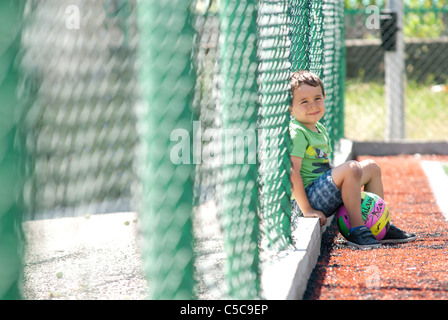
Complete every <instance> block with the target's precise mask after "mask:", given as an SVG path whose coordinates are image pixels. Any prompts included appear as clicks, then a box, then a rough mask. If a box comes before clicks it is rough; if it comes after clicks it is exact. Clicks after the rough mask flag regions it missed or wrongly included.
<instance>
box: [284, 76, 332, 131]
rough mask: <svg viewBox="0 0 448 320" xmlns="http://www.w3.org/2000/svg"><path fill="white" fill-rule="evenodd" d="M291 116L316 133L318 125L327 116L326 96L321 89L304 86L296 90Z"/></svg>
mask: <svg viewBox="0 0 448 320" xmlns="http://www.w3.org/2000/svg"><path fill="white" fill-rule="evenodd" d="M291 114H292V116H293V117H294V118H295V119H296V120H297V121H299V122H300V123H302V124H303V125H304V126H306V127H307V128H308V129H310V130H312V131H316V123H317V122H318V121H319V120H320V119H322V117H323V116H324V114H325V96H324V95H323V94H322V89H321V87H320V86H317V87H313V86H310V85H307V84H302V85H301V86H300V87H298V88H296V89H294V91H293V99H292V107H291Z"/></svg>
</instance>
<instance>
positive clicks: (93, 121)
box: [0, 0, 344, 299]
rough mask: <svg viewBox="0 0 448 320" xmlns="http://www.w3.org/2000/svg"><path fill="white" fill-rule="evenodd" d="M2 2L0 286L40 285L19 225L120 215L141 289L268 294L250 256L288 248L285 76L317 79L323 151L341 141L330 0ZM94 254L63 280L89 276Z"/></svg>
mask: <svg viewBox="0 0 448 320" xmlns="http://www.w3.org/2000/svg"><path fill="white" fill-rule="evenodd" d="M0 8H1V10H0V15H1V16H0V18H1V19H0V21H1V22H0V24H1V25H2V28H1V29H0V30H1V32H2V37H0V46H1V47H0V49H1V50H0V58H1V60H0V62H1V65H0V66H1V68H0V97H1V103H2V110H3V113H4V117H2V123H4V125H3V126H2V128H1V130H2V132H3V135H2V136H1V138H2V140H1V145H0V146H1V150H2V152H3V154H2V156H3V157H2V158H1V162H0V169H1V170H0V176H1V178H2V192H3V193H2V194H3V195H4V196H3V197H2V198H3V200H2V201H3V202H2V205H1V206H0V209H1V210H2V211H1V214H2V216H1V217H2V230H1V232H2V233H1V234H0V236H1V240H2V244H3V243H5V244H8V246H5V245H3V246H2V247H1V248H0V258H1V260H0V262H1V264H2V268H1V273H0V284H1V286H0V290H1V291H0V295H1V297H5V298H20V297H21V295H22V294H23V295H24V297H30V292H29V291H28V292H27V291H26V290H29V289H30V287H32V286H33V285H35V283H34V281H35V279H36V277H33V275H30V274H27V273H25V274H23V266H22V265H21V263H22V261H23V250H24V249H26V248H27V245H26V244H25V241H24V240H23V237H22V229H21V226H22V222H23V221H24V220H26V221H27V222H31V223H32V222H33V221H36V220H39V219H49V220H47V221H51V222H55V221H61V220H59V219H61V218H62V217H82V216H84V215H86V214H97V213H111V212H123V211H131V210H133V211H136V212H138V220H139V225H140V227H141V230H140V232H141V233H140V234H139V235H138V236H139V237H141V238H142V239H143V240H144V246H143V247H142V248H141V251H142V264H143V266H142V268H143V271H142V272H143V273H144V274H145V275H146V276H147V278H148V283H149V291H150V297H151V298H153V299H188V298H202V299H204V298H235V299H256V298H263V297H264V292H263V288H262V285H261V279H260V275H261V272H262V269H263V264H264V263H266V262H267V261H269V259H270V258H272V256H275V255H276V254H278V253H280V252H282V254H287V253H288V252H291V250H293V249H294V239H292V237H291V228H292V225H293V222H294V221H291V206H290V192H291V190H290V184H289V170H290V169H289V152H288V147H289V135H288V125H289V120H290V115H289V110H288V107H289V99H290V93H289V74H290V72H291V71H292V70H296V69H309V70H312V71H314V72H316V73H317V74H319V75H320V76H321V77H322V79H323V81H324V83H325V86H326V92H327V97H328V103H327V115H326V117H325V119H324V122H325V124H326V125H327V127H328V129H329V131H330V132H331V134H332V136H333V137H334V141H333V143H334V145H335V146H337V144H338V140H339V139H340V138H341V137H342V136H343V101H344V99H343V95H344V92H343V88H344V86H343V78H344V70H343V66H344V60H343V51H342V50H343V38H344V33H343V28H344V26H343V7H342V2H340V1H336V0H326V1H322V2H317V1H309V0H292V1H288V0H259V1H257V0H232V1H231V0H223V1H205V0H198V1H185V0H177V1H171V2H160V1H158V0H142V1H136V0H129V1H126V0H102V1H97V0H75V1H69V0H61V1H55V0H37V1H31V0H30V1H2V2H1V7H0ZM3 25H6V28H3ZM5 39H6V40H5ZM63 221H67V220H63ZM74 227H75V226H74ZM49 230H51V229H49ZM47 231H48V230H47ZM92 231H93V232H95V233H97V234H95V237H93V236H92V237H91V238H88V239H87V240H85V239H84V240H82V239H79V240H78V239H71V240H73V241H74V242H76V241H78V242H79V244H80V245H81V246H82V244H83V243H85V242H83V241H90V240H89V239H95V238H98V237H100V235H101V229H99V230H92ZM75 233H76V232H75ZM42 234H45V232H44V233H42ZM67 234H69V233H68V232H67ZM29 236H30V235H28V239H33V240H32V241H34V243H33V244H36V243H35V242H39V241H40V240H42V241H43V240H47V239H43V237H44V235H42V236H41V238H39V236H37V235H36V234H33V236H34V237H33V238H31V237H29ZM53 240H55V241H56V242H58V241H61V244H62V243H63V242H62V240H60V239H59V240H58V239H53ZM37 245H39V243H37ZM61 250H62V252H64V250H63V249H61ZM25 252H26V251H25ZM58 252H59V253H60V251H58ZM51 259H52V258H51V257H50V258H49V260H51ZM92 263H93V262H92ZM92 263H90V262H89V268H90V269H89V268H87V267H86V269H84V270H79V271H80V272H81V274H80V275H79V276H78V277H76V276H75V279H91V277H90V275H85V274H83V273H88V272H89V270H91V267H95V266H94V265H90V264H92ZM103 263H106V262H105V261H104V262H103ZM109 263H110V262H109ZM6 265H7V267H5V266H6ZM29 267H30V265H27V264H26V262H25V269H26V270H29V269H30V268H29ZM97 267H98V268H99V267H100V266H97ZM101 267H103V266H101ZM106 269H108V266H106ZM64 271H65V270H61V271H60V272H58V274H59V276H60V277H62V275H63V274H66V273H65V272H64ZM122 272H125V271H124V270H122ZM132 276H134V275H132ZM22 278H24V282H25V285H24V288H25V292H22V293H21V292H20V284H21V281H22ZM87 281H89V280H87ZM81 285H82V287H86V286H87V287H88V285H89V283H87V284H85V283H82V284H80V283H75V284H74V286H75V287H76V286H81ZM80 290H82V289H80ZM36 292H37V293H36ZM39 292H40V291H39V290H35V292H33V294H34V293H35V294H38V293H39ZM46 294H47V295H46V296H43V297H42V296H37V295H32V296H31V297H32V298H33V299H39V298H44V299H45V298H48V297H49V295H48V292H47V293H46ZM50 297H51V298H57V294H53V293H51V294H50Z"/></svg>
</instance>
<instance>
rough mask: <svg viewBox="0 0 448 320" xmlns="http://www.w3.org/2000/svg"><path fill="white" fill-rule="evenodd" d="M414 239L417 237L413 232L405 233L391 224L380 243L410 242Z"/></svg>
mask: <svg viewBox="0 0 448 320" xmlns="http://www.w3.org/2000/svg"><path fill="white" fill-rule="evenodd" d="M415 239H417V237H416V236H415V234H413V233H407V232H405V231H403V230H401V229H399V228H397V227H396V226H394V225H393V224H391V225H390V227H389V230H387V233H386V235H385V236H384V238H383V239H382V240H381V241H380V242H381V243H382V244H388V243H392V244H398V243H407V242H411V241H414V240H415Z"/></svg>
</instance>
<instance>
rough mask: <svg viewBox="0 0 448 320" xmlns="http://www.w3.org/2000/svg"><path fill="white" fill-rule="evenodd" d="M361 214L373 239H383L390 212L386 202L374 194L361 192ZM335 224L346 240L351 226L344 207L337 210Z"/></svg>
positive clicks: (387, 228) (387, 227) (388, 224)
mask: <svg viewBox="0 0 448 320" xmlns="http://www.w3.org/2000/svg"><path fill="white" fill-rule="evenodd" d="M361 214H362V219H363V220H364V223H365V224H366V226H367V227H368V228H369V229H370V231H372V233H373V235H374V236H375V238H376V239H377V240H381V239H383V238H384V236H385V235H386V232H387V230H389V226H390V212H389V208H388V207H387V204H386V202H384V200H383V199H382V198H381V197H379V196H377V195H376V194H374V193H371V192H361ZM336 223H337V225H338V227H339V232H340V233H341V234H342V235H343V236H344V237H345V238H346V239H347V238H348V234H349V231H350V228H351V226H350V220H349V217H348V213H347V210H346V209H345V206H342V207H340V208H339V209H338V212H337V214H336Z"/></svg>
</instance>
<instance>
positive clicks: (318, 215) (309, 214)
mask: <svg viewBox="0 0 448 320" xmlns="http://www.w3.org/2000/svg"><path fill="white" fill-rule="evenodd" d="M303 216H304V217H306V218H319V222H320V226H321V227H322V226H324V225H325V224H326V223H327V217H326V216H325V214H324V213H323V212H322V211H319V210H310V211H308V212H304V213H303Z"/></svg>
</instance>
